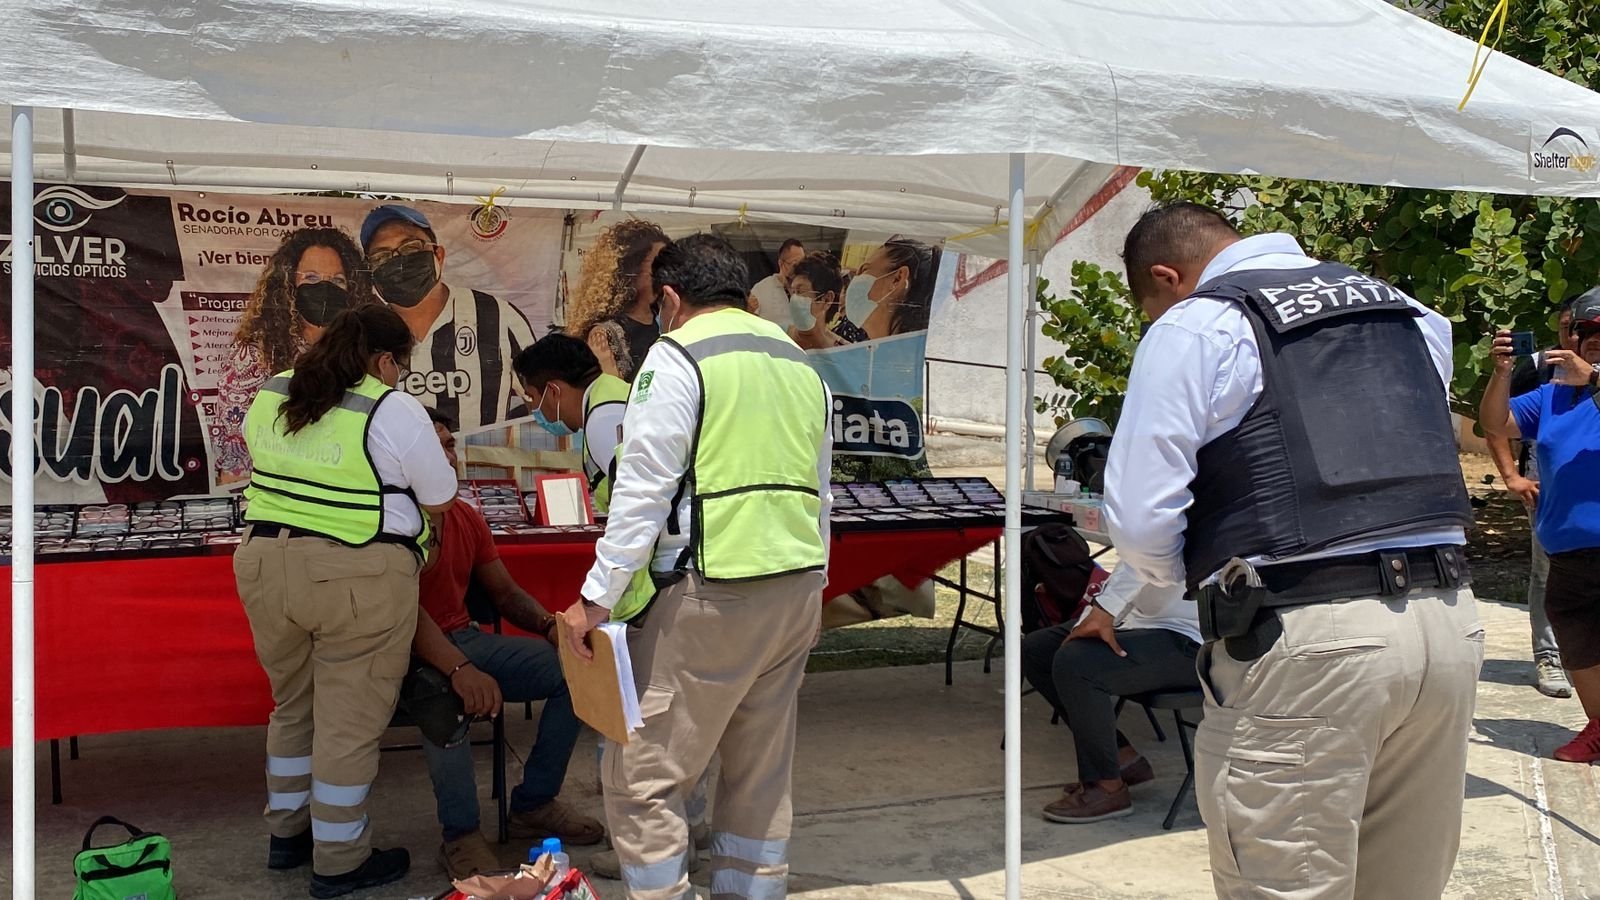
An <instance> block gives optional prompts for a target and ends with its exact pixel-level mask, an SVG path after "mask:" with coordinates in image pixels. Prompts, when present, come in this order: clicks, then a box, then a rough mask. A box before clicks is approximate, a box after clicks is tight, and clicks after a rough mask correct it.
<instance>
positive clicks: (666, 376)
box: [582, 341, 833, 609]
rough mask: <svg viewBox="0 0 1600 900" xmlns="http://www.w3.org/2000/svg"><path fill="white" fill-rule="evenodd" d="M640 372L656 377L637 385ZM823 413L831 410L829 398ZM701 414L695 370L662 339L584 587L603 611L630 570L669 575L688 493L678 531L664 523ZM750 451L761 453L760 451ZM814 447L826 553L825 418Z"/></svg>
mask: <svg viewBox="0 0 1600 900" xmlns="http://www.w3.org/2000/svg"><path fill="white" fill-rule="evenodd" d="M646 373H654V374H653V375H651V377H650V378H649V380H648V383H647V384H646V386H645V387H644V388H641V387H640V385H641V384H642V383H644V382H642V381H641V379H644V377H645V374H646ZM823 408H824V409H832V408H833V397H832V395H831V394H830V395H829V396H828V398H827V403H826V404H825V405H824V407H823ZM699 416H700V376H699V373H697V372H696V371H695V367H694V365H693V363H691V362H690V361H689V360H688V358H686V357H685V356H684V354H683V352H682V351H680V350H679V349H678V348H677V347H669V346H666V342H664V341H663V342H661V343H657V344H656V345H655V346H654V347H651V348H650V353H649V354H648V355H647V356H645V358H644V363H643V364H642V365H641V366H640V367H639V377H638V379H635V381H634V390H633V397H632V398H631V399H630V400H629V401H628V412H627V415H626V416H625V417H624V418H623V423H622V434H623V445H622V458H621V459H619V460H618V461H617V477H616V480H615V481H613V482H612V484H611V510H610V513H609V514H608V516H607V519H606V533H605V536H604V537H602V538H601V539H600V542H599V544H597V545H596V547H595V562H594V567H593V568H591V569H590V570H589V575H588V577H587V578H586V579H585V580H584V583H583V591H582V594H583V599H585V600H590V601H593V602H594V603H598V604H599V605H601V606H604V607H606V608H608V609H609V608H611V607H612V606H614V605H616V602H617V600H619V599H621V597H622V592H623V591H624V590H625V589H626V588H627V587H628V581H629V580H630V579H631V578H632V577H633V573H634V572H636V571H638V570H639V569H642V568H644V567H645V566H647V565H649V566H650V567H651V569H652V570H654V571H656V572H669V571H671V570H672V569H673V568H674V567H675V566H676V564H677V561H678V557H679V556H680V555H681V554H682V553H683V549H684V547H686V546H688V543H689V521H690V508H691V507H692V506H693V504H692V503H691V502H690V500H691V498H692V496H693V492H692V490H685V491H684V498H683V502H682V503H680V504H679V506H678V525H679V527H678V534H672V533H670V532H669V531H667V530H666V528H665V525H666V521H667V516H668V515H669V514H670V512H671V509H672V498H673V496H674V495H676V494H677V492H678V484H679V482H681V481H682V480H683V477H684V475H685V473H687V472H688V470H689V462H690V458H689V454H690V446H689V445H690V443H691V442H692V440H693V438H694V432H695V428H696V426H697V425H698V422H699ZM748 449H749V452H752V453H757V452H760V448H759V447H751V448H748ZM817 449H818V453H817V478H818V484H819V485H820V486H821V500H822V513H821V517H820V521H819V522H818V525H819V526H820V528H821V529H822V547H823V552H824V553H826V552H827V551H828V549H829V546H830V545H829V528H828V517H829V515H830V514H831V512H832V509H833V494H832V492H831V491H830V490H829V482H830V477H831V474H832V471H833V434H832V424H831V421H830V422H829V423H828V424H826V425H825V426H824V428H823V432H822V443H821V444H820V445H819V446H818V448H817ZM658 538H659V539H660V543H659V544H658V543H657V539H658ZM652 548H653V549H654V560H653V562H652V559H651V551H652Z"/></svg>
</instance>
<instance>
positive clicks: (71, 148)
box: [61, 109, 78, 182]
mask: <svg viewBox="0 0 1600 900" xmlns="http://www.w3.org/2000/svg"><path fill="white" fill-rule="evenodd" d="M61 171H62V172H63V173H65V174H66V176H67V181H69V182H72V181H77V180H78V123H77V122H76V121H75V120H74V118H73V115H72V110H70V109H63V110H62V111H61Z"/></svg>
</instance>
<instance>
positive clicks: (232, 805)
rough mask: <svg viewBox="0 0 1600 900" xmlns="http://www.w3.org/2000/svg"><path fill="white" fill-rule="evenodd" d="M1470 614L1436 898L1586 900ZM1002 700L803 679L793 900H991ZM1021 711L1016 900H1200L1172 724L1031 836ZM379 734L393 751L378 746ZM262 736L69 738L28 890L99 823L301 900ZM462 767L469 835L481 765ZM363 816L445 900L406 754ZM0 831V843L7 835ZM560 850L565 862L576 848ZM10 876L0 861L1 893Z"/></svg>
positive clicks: (589, 793) (1544, 751) (586, 794)
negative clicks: (1453, 827)
mask: <svg viewBox="0 0 1600 900" xmlns="http://www.w3.org/2000/svg"><path fill="white" fill-rule="evenodd" d="M1482 614H1483V617H1484V620H1485V622H1486V624H1487V626H1488V632H1489V639H1488V644H1487V646H1488V661H1487V662H1486V664H1485V666H1484V673H1483V679H1482V681H1481V683H1480V686H1479V694H1478V697H1479V703H1478V715H1477V727H1476V729H1475V732H1474V734H1473V736H1472V748H1471V755H1470V764H1471V774H1470V776H1469V779H1468V783H1467V800H1466V824H1465V828H1464V831H1463V835H1462V849H1461V854H1460V859H1459V862H1458V864H1457V868H1456V875H1455V880H1454V881H1453V883H1452V885H1451V888H1450V891H1449V893H1448V896H1449V897H1451V898H1474V900H1534V898H1537V900H1561V898H1576V897H1591V896H1594V897H1600V853H1597V852H1596V847H1595V845H1596V843H1600V837H1597V835H1600V793H1597V790H1596V783H1595V774H1594V772H1595V770H1593V769H1591V768H1589V767H1586V766H1573V765H1567V764H1562V763H1556V762H1552V761H1550V760H1549V758H1548V757H1549V753H1550V751H1551V749H1552V748H1554V747H1555V746H1556V745H1558V744H1559V743H1560V742H1562V741H1563V740H1565V739H1566V738H1567V737H1568V736H1569V735H1570V734H1571V729H1572V728H1573V727H1575V726H1577V725H1579V724H1581V719H1582V715H1581V712H1580V710H1579V708H1578V705H1577V702H1576V701H1572V700H1568V701H1554V700H1548V699H1545V698H1544V697H1541V696H1540V695H1539V694H1538V693H1536V692H1535V691H1534V690H1533V689H1532V688H1531V687H1528V686H1527V684H1528V681H1529V679H1530V678H1531V674H1532V667H1531V664H1530V663H1529V662H1528V661H1527V660H1528V624H1527V615H1526V613H1525V611H1524V609H1523V608H1521V607H1517V606H1511V605H1502V604H1499V603H1495V602H1492V601H1486V602H1483V603H1482ZM1000 692H1001V678H1000V674H999V671H998V666H997V670H996V672H995V673H993V674H989V675H985V674H983V672H982V670H981V665H980V664H978V663H964V664H962V665H961V666H960V667H959V668H958V670H957V673H956V683H955V686H954V687H951V688H946V687H944V685H943V683H942V667H939V666H919V667H909V668H900V669H874V670H868V671H847V672H832V673H826V674H820V675H814V676H812V677H810V678H809V679H808V681H807V683H806V686H805V691H804V695H803V698H802V704H801V713H800V717H801V722H800V746H799V749H798V759H797V763H796V791H795V809H796V819H795V834H794V841H793V876H792V879H791V893H793V894H794V895H796V896H804V897H808V898H812V897H814V898H817V900H835V898H837V900H845V898H850V900H866V898H872V900H920V898H939V897H948V898H984V900H987V898H996V897H1000V896H1002V884H1003V881H1002V877H1003V876H1002V872H1003V862H1004V841H1003V828H1002V816H1003V811H1004V803H1003V796H1002V782H1003V776H1002V756H1001V751H1000V737H1001V731H1002V716H1001V693H1000ZM127 702H137V692H136V691H134V692H133V694H132V695H130V697H129V698H128V701H127ZM1025 704H1026V706H1025V709H1024V732H1025V735H1024V742H1023V755H1024V778H1023V781H1024V785H1025V788H1026V793H1025V798H1024V811H1025V818H1024V824H1023V837H1024V868H1023V877H1024V884H1025V896H1027V897H1030V898H1084V900H1089V898H1094V900H1110V898H1129V900H1132V898H1142V900H1154V898H1162V900H1172V898H1189V897H1194V898H1200V897H1207V896H1210V876H1209V873H1208V871H1207V858H1206V849H1205V838H1204V834H1203V832H1202V831H1201V827H1200V821H1199V817H1198V815H1197V814H1196V813H1195V811H1194V804H1193V801H1192V799H1190V800H1187V801H1185V804H1184V808H1183V809H1184V811H1183V813H1182V814H1181V815H1180V816H1179V819H1178V823H1177V827H1176V828H1175V829H1174V830H1173V831H1171V832H1164V831H1162V830H1161V824H1160V823H1161V818H1162V816H1163V815H1164V814H1165V812H1166V807H1167V804H1168V802H1169V801H1170V800H1171V798H1172V796H1173V793H1174V791H1175V790H1176V788H1177V784H1178V781H1179V778H1180V777H1181V775H1182V772H1183V767H1182V762H1181V758H1180V756H1179V752H1178V748H1177V744H1176V742H1175V741H1173V740H1171V739H1170V729H1169V740H1168V741H1167V742H1166V743H1164V744H1158V743H1156V742H1155V740H1154V738H1153V737H1152V735H1151V732H1150V729H1149V726H1148V724H1147V723H1146V722H1145V721H1144V719H1143V717H1142V716H1140V715H1138V713H1137V712H1136V711H1130V712H1129V713H1127V714H1126V715H1125V716H1124V725H1125V728H1126V730H1127V731H1128V733H1129V736H1130V737H1131V738H1132V739H1133V741H1134V742H1135V743H1136V744H1137V745H1138V746H1139V747H1140V748H1141V749H1143V750H1144V751H1145V753H1146V754H1147V755H1149V756H1150V757H1151V759H1152V761H1153V762H1154V763H1155V765H1156V768H1157V771H1158V774H1159V776H1160V777H1159V778H1158V780H1157V781H1156V782H1154V783H1153V784H1150V785H1147V786H1143V787H1140V788H1138V789H1136V791H1135V794H1134V797H1135V803H1136V806H1137V809H1136V814H1135V815H1134V816H1132V817H1130V818H1126V819H1120V820H1116V821H1112V822H1107V823H1101V824H1098V825H1089V826H1062V825H1051V824H1048V823H1046V822H1044V821H1043V820H1041V819H1040V818H1039V817H1038V814H1037V813H1038V809H1039V808H1040V807H1041V806H1043V805H1044V804H1045V803H1047V802H1049V801H1050V800H1052V799H1054V797H1055V796H1056V792H1057V790H1058V788H1059V785H1060V784H1061V783H1062V782H1064V781H1066V780H1068V779H1069V778H1070V777H1072V772H1071V766H1070V760H1071V756H1072V754H1071V737H1070V735H1069V733H1068V732H1067V730H1066V729H1065V728H1063V727H1059V726H1056V727H1052V726H1051V725H1050V716H1049V713H1048V711H1047V710H1046V708H1045V706H1044V704H1043V703H1042V702H1040V701H1039V699H1038V698H1037V697H1036V696H1030V697H1027V698H1026V699H1025ZM509 728H510V735H511V740H512V746H513V747H514V748H515V749H517V750H518V751H519V752H522V753H525V752H526V748H527V747H528V745H529V742H530V741H531V740H532V738H533V732H534V723H532V722H527V721H524V720H523V718H522V717H521V715H520V713H519V714H517V715H513V716H512V717H511V721H510V726H509ZM389 738H390V740H391V741H395V742H399V741H403V740H410V739H411V738H412V735H411V734H407V733H404V732H400V731H395V732H392V733H391V734H390V736H389ZM262 740H263V737H262V729H259V728H241V729H212V730H187V731H166V732H151V733H144V734H125V735H109V736H99V737H88V738H85V739H84V740H83V742H82V746H83V756H82V758H81V759H79V760H77V761H75V762H65V763H64V764H63V765H64V782H65V792H66V802H65V804H64V805H62V806H50V805H49V795H48V782H47V780H46V770H45V769H44V768H43V767H41V769H40V775H39V779H38V796H39V800H40V803H41V804H42V805H41V806H40V812H39V824H38V834H39V851H38V861H39V870H40V871H39V891H38V896H40V897H49V898H56V897H67V896H69V895H70V893H71V891H72V880H71V863H72V856H73V854H74V853H75V852H76V851H77V849H78V846H79V844H80V842H81V841H82V838H83V832H84V829H85V828H87V827H88V825H89V823H90V822H92V821H93V820H94V819H95V818H96V817H98V816H100V815H104V814H111V815H116V816H119V817H122V818H125V819H127V820H129V821H131V822H134V823H135V824H138V825H140V826H142V827H144V828H146V829H149V830H156V831H161V832H163V833H165V834H167V835H168V836H169V837H170V838H171V839H172V841H173V845H174V856H175V859H176V871H177V879H178V885H179V894H180V896H182V897H183V898H184V900H207V898H217V900H221V898H227V900H235V898H261V900H269V898H291V897H303V896H305V890H306V877H307V876H306V873H305V872H303V871H302V872H298V873H292V874H274V873H268V872H267V871H266V870H265V869H264V867H263V856H264V853H265V837H264V836H263V832H262V828H261V822H260V818H259V813H260V809H261V805H262V799H263V798H262V790H263V788H262V780H261V774H260V773H261V771H262V754H263V750H262ZM591 741H592V738H591V737H588V736H586V738H585V740H584V743H583V744H581V745H580V747H579V750H578V752H577V753H576V754H575V755H574V758H573V766H572V771H571V773H570V775H569V777H568V780H567V791H566V798H567V799H568V800H569V801H571V802H573V803H576V804H577V805H579V806H580V807H582V808H584V809H587V810H589V811H591V812H596V813H598V812H599V808H600V799H599V797H598V796H597V795H596V793H595V787H594V755H593V752H592V743H591ZM43 750H44V748H42V747H41V760H43V759H44V758H45V757H44V754H43ZM7 756H8V757H9V754H7ZM478 759H479V784H480V785H481V786H482V794H483V796H484V810H485V821H486V822H489V821H492V819H491V818H490V816H491V815H492V812H491V811H492V808H493V807H492V805H491V802H490V801H489V800H488V797H487V794H488V784H489V777H488V752H487V750H486V749H484V750H479V751H478ZM7 762H8V764H9V758H8V760H7ZM513 766H514V768H515V767H516V766H515V763H513ZM6 808H7V809H8V808H9V807H6ZM372 821H373V827H374V833H375V835H376V837H377V840H378V841H379V843H380V844H382V845H384V846H389V845H394V844H399V845H402V846H406V847H408V848H410V849H411V851H412V854H413V858H414V865H413V872H412V875H411V876H410V878H409V879H408V880H406V881H405V882H404V883H403V884H401V885H398V886H396V887H393V888H390V889H387V890H383V891H377V892H372V893H370V894H368V895H365V896H372V897H382V898H417V897H431V896H433V895H435V894H437V893H438V892H439V891H441V890H442V889H444V888H445V887H446V882H445V881H444V879H443V877H442V874H441V871H440V869H439V867H438V865H437V864H436V863H435V861H434V851H435V849H436V847H437V843H438V839H437V831H436V826H435V825H434V822H433V810H432V796H431V793H430V791H429V788H428V778H427V772H426V770H425V768H424V766H423V761H422V758H421V756H420V754H417V753H411V752H404V753H393V754H385V755H384V760H383V770H382V774H381V776H380V778H379V781H378V784H377V786H376V788H375V790H374V792H373V809H372ZM0 835H3V836H4V837H3V839H4V840H6V841H7V843H9V823H8V824H7V825H6V827H5V829H4V831H0ZM525 849H526V848H525V847H522V846H520V845H512V846H508V847H506V848H504V852H503V853H502V858H503V860H504V861H505V862H506V863H508V864H510V863H513V862H515V861H516V859H517V858H518V856H519V855H520V854H521V853H522V852H523V851H524V850H525ZM3 850H4V856H3V857H0V860H5V861H8V860H9V854H10V848H9V846H7V847H5V848H3ZM574 856H575V862H577V863H578V864H579V865H580V866H581V865H582V864H583V863H584V861H585V860H586V859H587V851H582V850H579V851H577V852H575V854H574ZM9 874H10V873H9V866H7V865H6V864H5V863H4V862H0V887H3V888H4V890H5V892H6V893H9ZM704 877H705V876H704V873H702V875H700V876H698V880H700V881H701V882H702V883H703V881H704ZM597 886H598V887H599V890H600V892H601V894H602V896H604V897H607V898H617V897H620V896H621V889H620V886H618V885H616V884H614V883H610V882H602V883H599V884H598V885H597Z"/></svg>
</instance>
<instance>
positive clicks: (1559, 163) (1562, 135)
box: [1528, 125, 1600, 183]
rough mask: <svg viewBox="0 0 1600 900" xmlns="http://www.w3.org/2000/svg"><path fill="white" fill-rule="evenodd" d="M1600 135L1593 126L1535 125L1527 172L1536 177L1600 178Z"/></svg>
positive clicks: (1593, 179)
mask: <svg viewBox="0 0 1600 900" xmlns="http://www.w3.org/2000/svg"><path fill="white" fill-rule="evenodd" d="M1597 151H1600V137H1597V135H1596V133H1595V129H1593V128H1573V127H1569V126H1566V125H1556V126H1552V127H1544V126H1535V127H1534V129H1533V132H1532V136H1531V138H1530V141H1529V145H1528V174H1529V177H1531V178H1532V179H1533V180H1534V181H1553V182H1568V183H1570V182H1590V181H1597V180H1600V159H1597V158H1596V153H1597Z"/></svg>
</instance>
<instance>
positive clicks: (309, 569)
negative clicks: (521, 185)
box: [233, 304, 456, 897]
mask: <svg viewBox="0 0 1600 900" xmlns="http://www.w3.org/2000/svg"><path fill="white" fill-rule="evenodd" d="M411 347H412V338H411V333H410V331H408V330H407V328H406V323H405V322H404V321H403V320H402V319H401V318H400V316H399V315H397V314H396V313H395V312H394V311H393V310H391V309H389V308H388V307H386V306H382V305H379V304H368V305H366V306H362V307H360V308H358V309H354V310H348V311H346V312H342V313H340V314H339V315H338V316H336V317H335V318H334V320H333V321H332V322H331V323H330V324H329V325H328V330H327V331H326V332H325V333H324V334H323V336H322V339H321V340H319V341H318V342H317V343H316V344H314V345H313V346H312V347H311V348H309V349H308V350H307V351H306V352H305V353H304V354H303V355H302V356H301V357H300V359H299V361H298V363H297V365H296V367H295V369H293V370H292V371H288V372H284V373H282V374H279V375H277V376H275V377H273V378H271V379H269V380H268V381H267V383H266V384H265V385H263V386H262V388H261V391H260V393H259V394H258V395H257V396H256V399H255V401H254V402H253V403H252V404H251V405H250V410H249V412H248V413H247V414H246V416H245V423H244V430H245V443H246V446H247V447H248V448H249V450H250V456H251V463H252V465H253V469H254V473H253V475H252V477H251V484H250V487H249V488H247V489H246V491H245V496H247V497H248V498H249V499H250V508H249V511H248V512H247V513H246V516H245V518H246V520H247V522H248V523H249V524H248V527H247V528H246V529H245V536H244V543H243V544H242V545H241V546H240V547H239V550H238V552H237V553H236V554H235V555H234V558H233V571H234V577H235V579H236V580H237V582H238V588H239V599H240V600H241V601H243V604H244V609H245V614H246V616H247V617H248V618H249V620H250V631H251V634H252V635H253V636H254V638H255V645H256V655H257V657H258V658H259V659H260V660H261V666H262V668H264V669H266V672H267V678H268V679H269V680H270V681H271V683H272V699H273V703H274V708H273V711H272V718H271V720H270V722H269V724H268V726H267V809H266V819H267V826H268V829H269V830H270V831H271V834H272V839H271V845H270V848H269V853H268V858H267V865H268V867H269V868H273V869H293V868H298V867H300V866H302V865H305V864H306V863H307V862H313V863H314V865H313V867H312V876H311V896H313V897H338V896H342V895H344V894H348V893H350V892H351V891H355V890H360V889H363V888H368V887H374V886H377V885H382V884H388V883H390V882H393V881H398V880H399V879H400V878H403V877H404V876H405V874H406V870H407V869H408V868H409V866H410V857H409V855H408V854H407V853H406V851H405V850H403V849H396V850H374V849H372V841H371V835H370V829H369V828H368V824H367V813H366V806H367V803H366V801H367V793H368V791H370V790H371V788H372V781H373V779H374V778H375V777H377V774H378V739H379V737H381V736H382V734H383V730H384V729H385V728H386V727H388V724H389V720H390V718H391V717H392V715H393V713H394V706H395V698H396V696H397V694H398V692H399V689H400V680H401V678H402V676H404V674H405V670H406V663H407V661H408V660H409V659H410V655H411V641H412V636H413V635H414V634H415V632H416V625H417V577H418V574H419V572H420V570H421V566H422V562H423V559H424V555H425V553H426V551H427V548H428V547H429V546H430V543H431V536H432V534H433V531H432V529H431V528H430V523H429V517H430V515H433V514H438V513H442V512H443V511H444V510H445V509H447V508H448V507H449V505H450V503H451V502H452V501H453V500H454V498H455V493H456V478H455V470H454V469H453V468H451V466H450V464H449V463H448V462H446V461H445V456H444V450H443V449H442V448H441V447H440V445H439V441H438V440H437V439H436V438H435V437H434V431H433V424H432V423H431V422H430V421H429V420H428V416H427V413H426V412H424V411H423V409H422V406H421V405H420V404H419V403H418V402H417V401H416V400H415V399H413V398H412V397H410V396H409V395H407V394H404V393H401V392H397V391H395V390H393V387H394V384H395V382H396V381H397V380H399V378H400V372H401V370H402V369H404V368H405V365H406V361H407V357H408V356H409V355H410V353H411ZM313 851H314V852H313Z"/></svg>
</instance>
